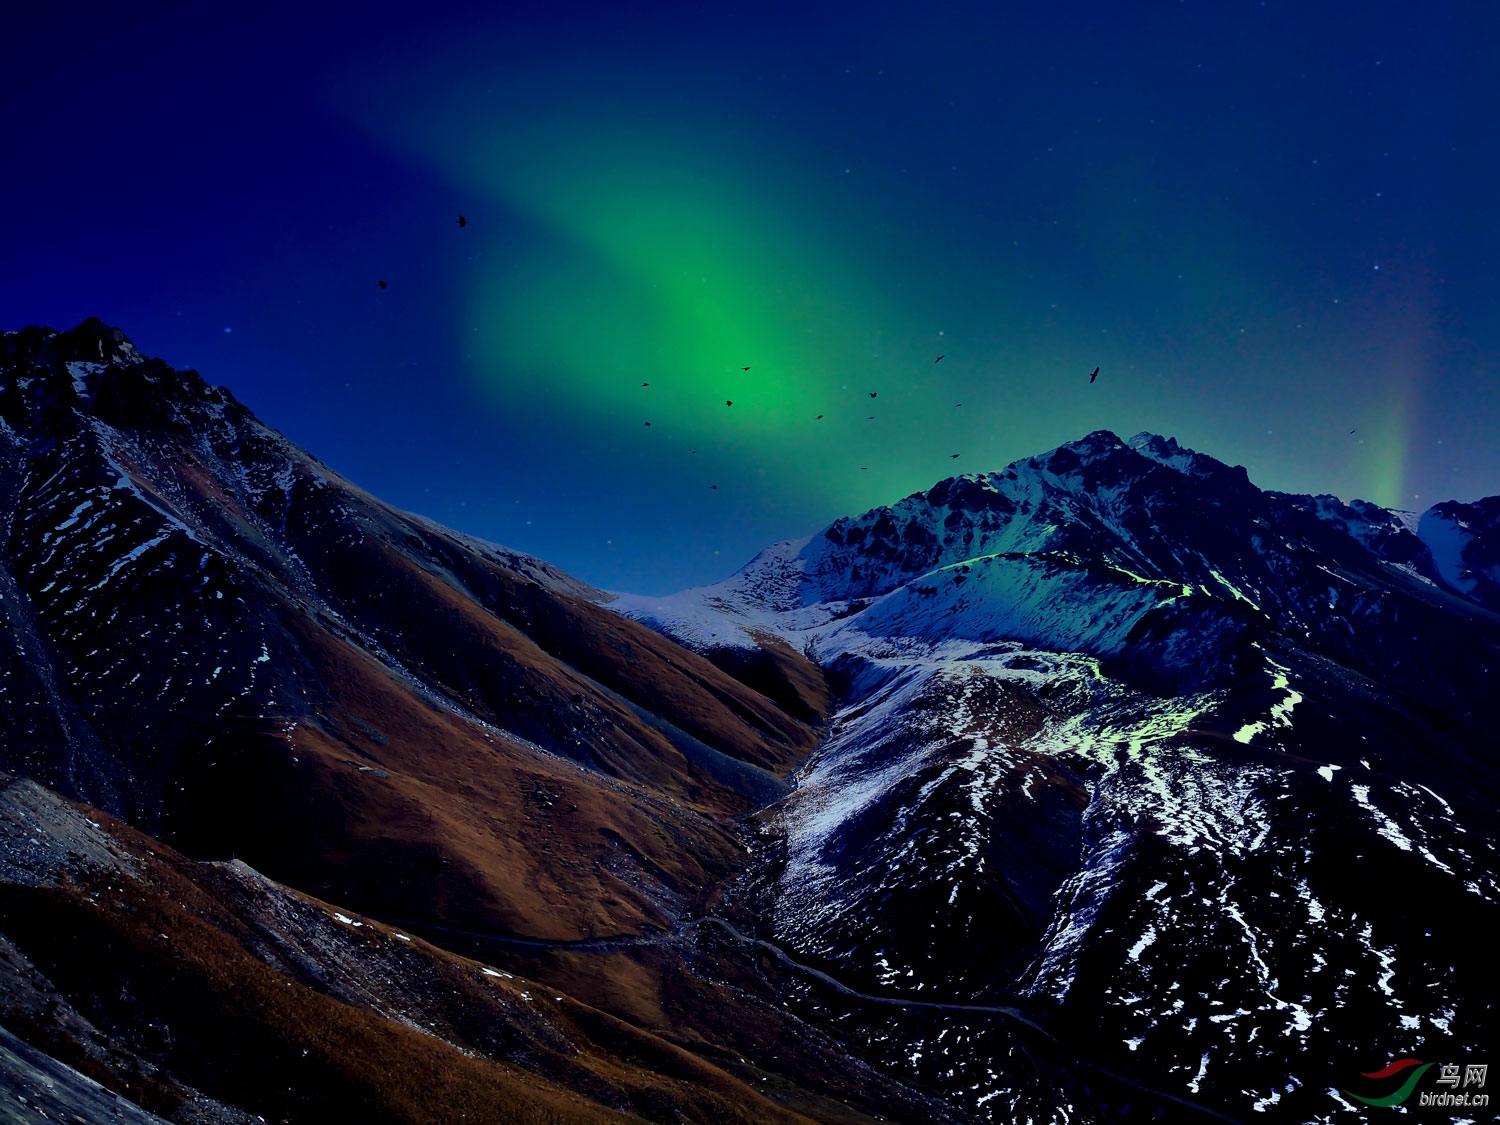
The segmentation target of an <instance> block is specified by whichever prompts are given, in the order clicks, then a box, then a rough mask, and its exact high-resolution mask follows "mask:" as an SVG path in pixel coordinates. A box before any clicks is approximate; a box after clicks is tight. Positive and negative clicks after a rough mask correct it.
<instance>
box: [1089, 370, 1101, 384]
mask: <svg viewBox="0 0 1500 1125" xmlns="http://www.w3.org/2000/svg"><path fill="white" fill-rule="evenodd" d="M1097 378H1099V369H1098V368H1097V367H1096V368H1094V373H1093V374H1092V375H1090V376H1089V382H1090V383H1092V382H1093V381H1094V380H1095V379H1097Z"/></svg>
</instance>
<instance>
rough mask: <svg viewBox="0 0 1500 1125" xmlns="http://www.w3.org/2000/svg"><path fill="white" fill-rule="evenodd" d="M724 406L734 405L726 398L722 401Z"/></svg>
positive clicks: (731, 400) (732, 401)
mask: <svg viewBox="0 0 1500 1125" xmlns="http://www.w3.org/2000/svg"><path fill="white" fill-rule="evenodd" d="M724 405H725V406H733V405H734V400H733V399H732V398H726V399H725V400H724Z"/></svg>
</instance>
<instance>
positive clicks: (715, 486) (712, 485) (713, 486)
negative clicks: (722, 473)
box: [708, 484, 719, 488]
mask: <svg viewBox="0 0 1500 1125" xmlns="http://www.w3.org/2000/svg"><path fill="white" fill-rule="evenodd" d="M708 487H709V488H718V487H719V486H718V485H716V484H711V485H709V486H708Z"/></svg>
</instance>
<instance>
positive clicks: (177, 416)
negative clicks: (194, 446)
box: [0, 317, 244, 432]
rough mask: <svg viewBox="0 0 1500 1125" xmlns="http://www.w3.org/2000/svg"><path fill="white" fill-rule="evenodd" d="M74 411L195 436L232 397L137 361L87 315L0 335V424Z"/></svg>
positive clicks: (184, 373) (231, 404) (185, 373)
mask: <svg viewBox="0 0 1500 1125" xmlns="http://www.w3.org/2000/svg"><path fill="white" fill-rule="evenodd" d="M59 407H60V408H62V409H65V410H66V409H68V408H74V409H78V410H81V411H82V412H84V413H86V414H91V415H93V416H95V417H97V418H98V419H100V420H101V421H104V422H108V423H110V424H112V425H125V426H136V427H143V428H146V429H174V430H178V431H184V432H185V431H188V430H199V429H203V428H204V427H205V426H207V425H211V420H212V419H217V418H220V417H222V416H223V414H224V410H225V408H226V407H227V408H230V409H231V410H232V411H233V412H234V413H235V415H236V416H240V415H242V414H243V413H244V408H243V407H241V406H240V405H239V403H237V402H236V401H235V399H234V397H233V396H232V395H231V394H230V393H229V392H228V391H227V390H224V389H223V388H222V387H213V386H210V385H209V384H208V383H206V382H204V380H203V378H202V377H201V376H200V375H199V374H198V373H197V372H196V371H194V370H192V369H184V370H177V369H176V368H174V367H172V366H171V364H169V363H166V362H165V361H164V360H160V359H154V358H148V357H144V356H142V355H141V354H140V352H138V351H137V350H136V348H135V345H134V344H133V343H131V341H130V338H129V337H128V336H126V335H125V333H124V332H123V331H121V330H120V329H118V328H114V327H111V326H110V325H108V324H105V323H104V322H103V321H102V320H100V319H99V318H98V317H89V318H88V319H87V320H85V321H83V323H81V324H79V325H78V326H77V327H76V328H72V329H69V330H68V331H66V332H59V331H58V330H57V329H55V328H43V327H39V326H37V325H31V326H29V327H27V328H22V329H20V330H19V331H16V332H6V333H4V334H0V420H4V421H6V422H7V423H8V424H20V425H28V424H30V419H31V418H32V417H33V415H34V413H35V412H37V411H42V412H47V411H50V410H54V409H56V408H59Z"/></svg>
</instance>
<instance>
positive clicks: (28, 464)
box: [0, 322, 820, 938]
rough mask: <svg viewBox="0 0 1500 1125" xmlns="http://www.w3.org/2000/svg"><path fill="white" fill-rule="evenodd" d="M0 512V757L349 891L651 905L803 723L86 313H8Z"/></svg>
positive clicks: (682, 892)
mask: <svg viewBox="0 0 1500 1125" xmlns="http://www.w3.org/2000/svg"><path fill="white" fill-rule="evenodd" d="M0 513H3V519H4V526H3V529H0V531H3V552H0V606H3V612H4V619H3V629H4V632H5V637H6V643H5V644H4V645H3V646H0V651H3V656H0V660H4V661H5V664H4V667H3V679H0V727H3V729H4V731H5V735H4V737H3V739H0V766H3V768H5V769H8V770H11V771H15V772H22V773H25V774H27V775H29V776H31V777H34V778H37V779H39V780H41V781H43V782H45V783H46V784H48V785H51V786H54V787H55V788H57V789H58V790H60V791H61V792H63V793H66V794H69V795H72V796H75V797H78V798H80V799H83V800H86V801H88V802H90V803H92V804H94V805H96V806H98V807H100V808H103V809H106V810H108V811H111V812H113V813H116V814H117V815H121V816H123V817H125V818H127V819H128V820H129V821H130V822H131V823H133V824H135V825H138V826H139V827H141V828H143V829H145V830H146V831H149V832H152V833H154V834H156V835H158V836H160V837H161V838H162V839H163V840H165V841H168V842H171V843H176V844H178V845H180V846H181V847H183V848H185V849H187V850H189V851H191V852H193V853H194V854H196V855H204V856H222V857H226V858H227V857H229V856H238V857H241V858H243V859H245V860H247V861H248V862H250V863H252V864H253V865H255V866H256V867H257V868H258V869H260V870H262V871H265V872H266V873H268V874H271V875H273V876H276V877H279V878H283V879H286V880H288V881H290V882H294V883H295V884H297V885H298V886H301V887H304V888H306V889H309V890H312V891H315V892H318V893H321V894H324V895H326V896H329V897H333V898H335V899H337V900H338V901H340V902H342V903H345V904H348V905H350V906H353V907H356V908H359V909H363V910H367V911H369V912H372V913H376V914H382V915H387V916H394V917H418V918H422V919H425V920H428V921H435V922H442V923H445V924H455V925H470V926H483V927H487V928H494V929H499V930H507V931H512V932H515V933H519V934H527V935H534V936H543V937H549V938H578V937H585V936H591V935H601V934H610V933H617V932H629V931H636V930H639V929H640V927H642V926H646V925H656V926H661V925H665V924H667V922H668V920H669V918H670V917H671V916H672V915H674V913H675V912H677V911H679V910H681V909H683V908H684V907H685V906H686V905H687V904H689V903H691V902H693V901H696V899H697V898H698V897H699V896H701V895H703V894H705V893H707V891H708V889H709V888H712V887H715V886H717V885H718V884H719V883H721V882H722V881H723V879H724V878H725V877H726V876H727V875H728V874H729V873H731V872H732V871H734V870H735V869H736V867H737V866H738V865H739V864H740V862H741V857H742V856H743V848H742V847H741V846H740V845H739V844H738V843H737V842H736V840H735V837H734V834H733V832H732V831H730V830H728V829H727V828H726V825H727V824H728V823H729V820H728V818H732V817H733V816H734V815H736V814H738V813H741V812H743V811H745V810H747V809H749V808H751V807H752V806H753V805H754V804H756V803H759V802H762V801H764V800H766V799H769V798H771V797H774V796H776V795H778V794H779V793H780V792H781V791H782V789H783V788H784V783H783V781H782V777H783V776H784V775H785V774H786V772H787V770H788V768H789V767H790V766H791V765H792V764H793V763H794V762H796V761H798V760H800V758H802V757H803V756H805V755H806V753H807V752H808V750H810V749H811V747H812V746H813V745H814V744H815V742H816V740H817V739H816V734H815V733H814V730H813V729H812V727H810V726H809V725H807V722H806V721H804V720H810V721H813V722H816V721H817V720H818V719H819V718H820V716H818V715H816V714H813V713H810V712H808V711H807V710H806V709H804V711H803V714H802V717H801V718H800V719H794V718H791V717H790V716H788V714H787V713H786V712H785V711H784V710H783V709H782V708H781V707H779V706H778V705H777V704H775V703H773V702H772V701H771V700H769V699H768V698H766V697H765V696H764V695H762V694H760V693H759V692H757V691H755V690H753V689H751V688H748V687H746V686H745V685H744V684H742V683H740V682H739V681H737V680H735V679H734V678H732V677H731V676H729V675H727V674H725V673H724V672H722V671H720V670H719V669H717V668H715V667H714V666H713V665H712V664H710V663H709V662H707V661H705V660H703V659H700V658H699V657H697V656H695V655H693V654H692V653H690V652H687V651H684V650H683V649H681V648H679V647H678V646H676V645H674V644H672V643H670V642H668V641H666V640H664V639H663V638H662V637H660V636H659V635H658V634H656V633H654V632H652V631H650V630H649V629H646V628H643V627H642V626H639V625H637V624H635V623H634V622H631V621H629V620H627V619H624V618H622V617H620V616H618V615H616V614H614V613H612V612H609V611H608V610H605V609H601V608H599V606H598V605H597V604H595V601H594V600H593V599H595V598H596V597H598V592H597V591H594V590H591V589H589V588H588V587H586V586H584V585H583V584H581V583H579V582H577V581H575V580H573V579H571V578H569V577H567V576H566V575H563V574H561V573H560V572H558V571H556V570H554V569H553V568H551V567H548V566H547V565H546V564H544V563H541V562H539V561H538V560H535V559H531V558H527V557H525V556H521V555H516V554H513V553H509V552H506V551H503V550H501V549H498V548H495V547H493V546H492V545H488V544H483V543H479V542H477V541H474V540H470V539H467V538H465V537H462V536H459V535H455V534H454V533H451V532H448V531H446V530H444V529H442V528H440V527H437V526H435V525H432V524H430V523H427V522H426V521H424V520H421V519H419V518H416V517H413V516H410V515H407V514H405V513H402V512H398V511H395V510H393V509H391V508H388V507H386V506H385V505H383V504H381V503H380V502H379V501H377V500H375V499H373V498H372V497H369V496H367V495H365V494H364V493H362V492H360V491H359V490H358V489H357V488H355V487H353V486H352V485H350V484H349V483H348V482H346V481H344V480H342V479H341V478H339V477H338V476H337V475H336V474H334V473H332V472H331V471H329V470H328V469H326V468H325V467H323V466H322V465H321V464H319V463H318V462H317V461H316V460H315V459H313V458H312V457H310V456H308V455H307V454H306V453H304V452H302V451H301V450H299V449H297V448H296V447H294V446H292V445H291V444H290V443H288V442H287V441H285V440H284V439H283V438H281V437H280V435H278V434H276V433H275V432H273V431H271V430H269V429H267V428H266V427H264V426H262V425H261V424H260V423H259V422H257V421H256V420H255V419H254V418H253V417H252V416H251V415H250V413H249V412H248V411H247V410H245V409H244V408H243V407H242V406H240V405H239V404H238V403H237V402H235V401H234V399H233V398H232V397H231V396H230V395H229V394H228V392H226V391H222V390H219V389H216V388H212V387H209V386H207V385H206V384H204V383H203V382H202V381H201V380H200V379H199V378H198V376H197V375H196V374H195V373H193V372H190V371H189V372H182V371H174V370H173V369H171V368H170V367H168V366H167V365H165V364H163V363H161V362H160V361H156V360H146V359H142V358H141V357H140V356H139V355H137V354H136V352H135V350H134V348H133V347H131V345H130V343H129V342H128V341H127V340H126V339H125V337H124V336H123V334H122V333H120V332H119V331H118V330H113V329H109V328H107V327H105V326H104V325H102V324H99V323H98V322H89V323H86V324H84V325H83V326H81V327H79V328H78V329H75V330H74V331H72V332H66V333H61V334H56V333H50V332H45V331H42V330H39V329H28V330H26V331H23V332H20V333H13V334H8V335H6V336H5V337H4V338H3V341H0ZM804 663H805V662H804ZM804 674H805V675H816V673H815V671H809V672H806V673H804Z"/></svg>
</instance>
